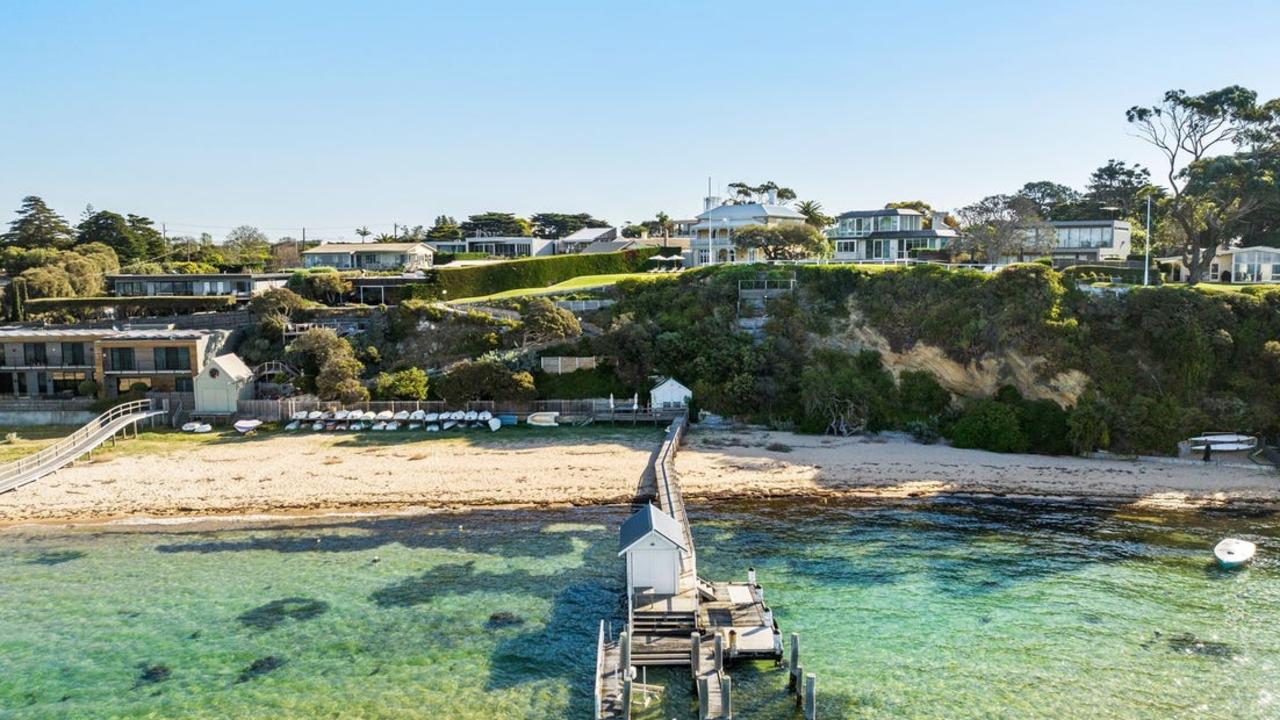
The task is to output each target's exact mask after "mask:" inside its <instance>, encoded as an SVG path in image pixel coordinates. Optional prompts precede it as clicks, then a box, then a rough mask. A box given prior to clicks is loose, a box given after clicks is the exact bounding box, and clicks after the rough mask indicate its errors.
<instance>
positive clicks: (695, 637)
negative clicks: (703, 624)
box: [689, 631, 702, 678]
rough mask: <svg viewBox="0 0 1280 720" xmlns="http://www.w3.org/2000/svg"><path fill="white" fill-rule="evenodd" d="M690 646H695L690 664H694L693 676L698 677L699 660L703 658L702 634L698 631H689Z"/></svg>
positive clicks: (690, 657)
mask: <svg viewBox="0 0 1280 720" xmlns="http://www.w3.org/2000/svg"><path fill="white" fill-rule="evenodd" d="M689 644H690V645H689V646H690V647H691V648H693V651H692V654H691V655H690V656H689V664H690V665H692V666H693V676H694V677H695V678H696V677H698V661H700V660H701V659H702V636H701V635H699V634H698V633H697V632H696V631H695V632H691V633H689Z"/></svg>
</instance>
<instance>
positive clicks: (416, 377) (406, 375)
mask: <svg viewBox="0 0 1280 720" xmlns="http://www.w3.org/2000/svg"><path fill="white" fill-rule="evenodd" d="M373 392H374V395H375V396H376V397H377V398H378V399H379V400H425V399H426V398H427V374H426V373H424V372H423V371H422V370H421V369H420V368H416V367H413V368H407V369H405V370H399V371H397V372H393V373H386V372H383V373H378V377H376V378H374V381H373Z"/></svg>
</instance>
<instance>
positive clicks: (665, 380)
mask: <svg viewBox="0 0 1280 720" xmlns="http://www.w3.org/2000/svg"><path fill="white" fill-rule="evenodd" d="M667 383H674V384H676V385H678V386H680V387H681V388H682V389H684V391H685V392H692V391H691V390H690V389H689V388H687V387H685V384H684V383H682V382H680V381H679V380H677V379H675V378H664V379H663V380H662V381H661V382H659V383H658V384H657V385H654V386H653V390H657V389H658V388H660V387H662V386H663V385H666V384H667ZM653 390H650V391H649V392H653Z"/></svg>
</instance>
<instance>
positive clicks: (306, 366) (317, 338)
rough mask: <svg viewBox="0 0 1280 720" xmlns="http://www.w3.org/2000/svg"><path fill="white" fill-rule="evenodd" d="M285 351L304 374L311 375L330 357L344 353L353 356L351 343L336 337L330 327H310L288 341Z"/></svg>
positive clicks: (317, 371) (316, 372) (318, 370)
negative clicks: (291, 340)
mask: <svg viewBox="0 0 1280 720" xmlns="http://www.w3.org/2000/svg"><path fill="white" fill-rule="evenodd" d="M285 352H287V353H288V354H289V355H290V356H292V357H293V359H294V361H295V362H297V363H298V365H299V367H301V368H302V372H303V373H304V374H306V375H311V376H315V375H316V374H318V373H319V372H320V368H322V367H323V366H324V364H325V363H326V362H328V361H329V358H330V357H336V356H341V355H344V354H345V355H350V356H352V357H354V353H352V351H351V343H348V342H347V341H346V340H345V339H343V338H340V337H338V334H337V333H336V332H334V331H333V330H332V329H330V328H312V329H310V330H308V331H306V332H304V333H302V334H301V335H299V336H298V337H296V338H294V340H293V342H291V343H289V347H287V348H285Z"/></svg>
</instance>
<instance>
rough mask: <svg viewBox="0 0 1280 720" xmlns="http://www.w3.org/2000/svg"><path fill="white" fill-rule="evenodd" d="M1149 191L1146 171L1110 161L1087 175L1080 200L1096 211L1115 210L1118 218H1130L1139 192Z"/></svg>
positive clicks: (1148, 174)
mask: <svg viewBox="0 0 1280 720" xmlns="http://www.w3.org/2000/svg"><path fill="white" fill-rule="evenodd" d="M1149 187H1151V171H1150V170H1148V169H1146V168H1145V167H1143V166H1141V165H1139V164H1137V163H1134V164H1133V165H1129V164H1127V163H1125V162H1124V161H1123V160H1116V159H1114V158H1112V159H1110V160H1107V164H1106V165H1103V166H1102V167H1100V168H1098V169H1097V170H1094V171H1093V172H1092V173H1091V174H1090V175H1089V183H1088V184H1087V185H1085V195H1084V198H1085V200H1086V201H1088V202H1090V203H1093V204H1094V205H1096V206H1097V207H1098V208H1103V207H1114V208H1119V210H1118V211H1117V212H1118V213H1119V214H1120V216H1121V217H1132V216H1133V215H1134V214H1135V212H1137V210H1138V208H1139V205H1140V199H1141V198H1142V197H1143V196H1142V192H1143V191H1144V190H1146V189H1147V188H1149Z"/></svg>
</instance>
